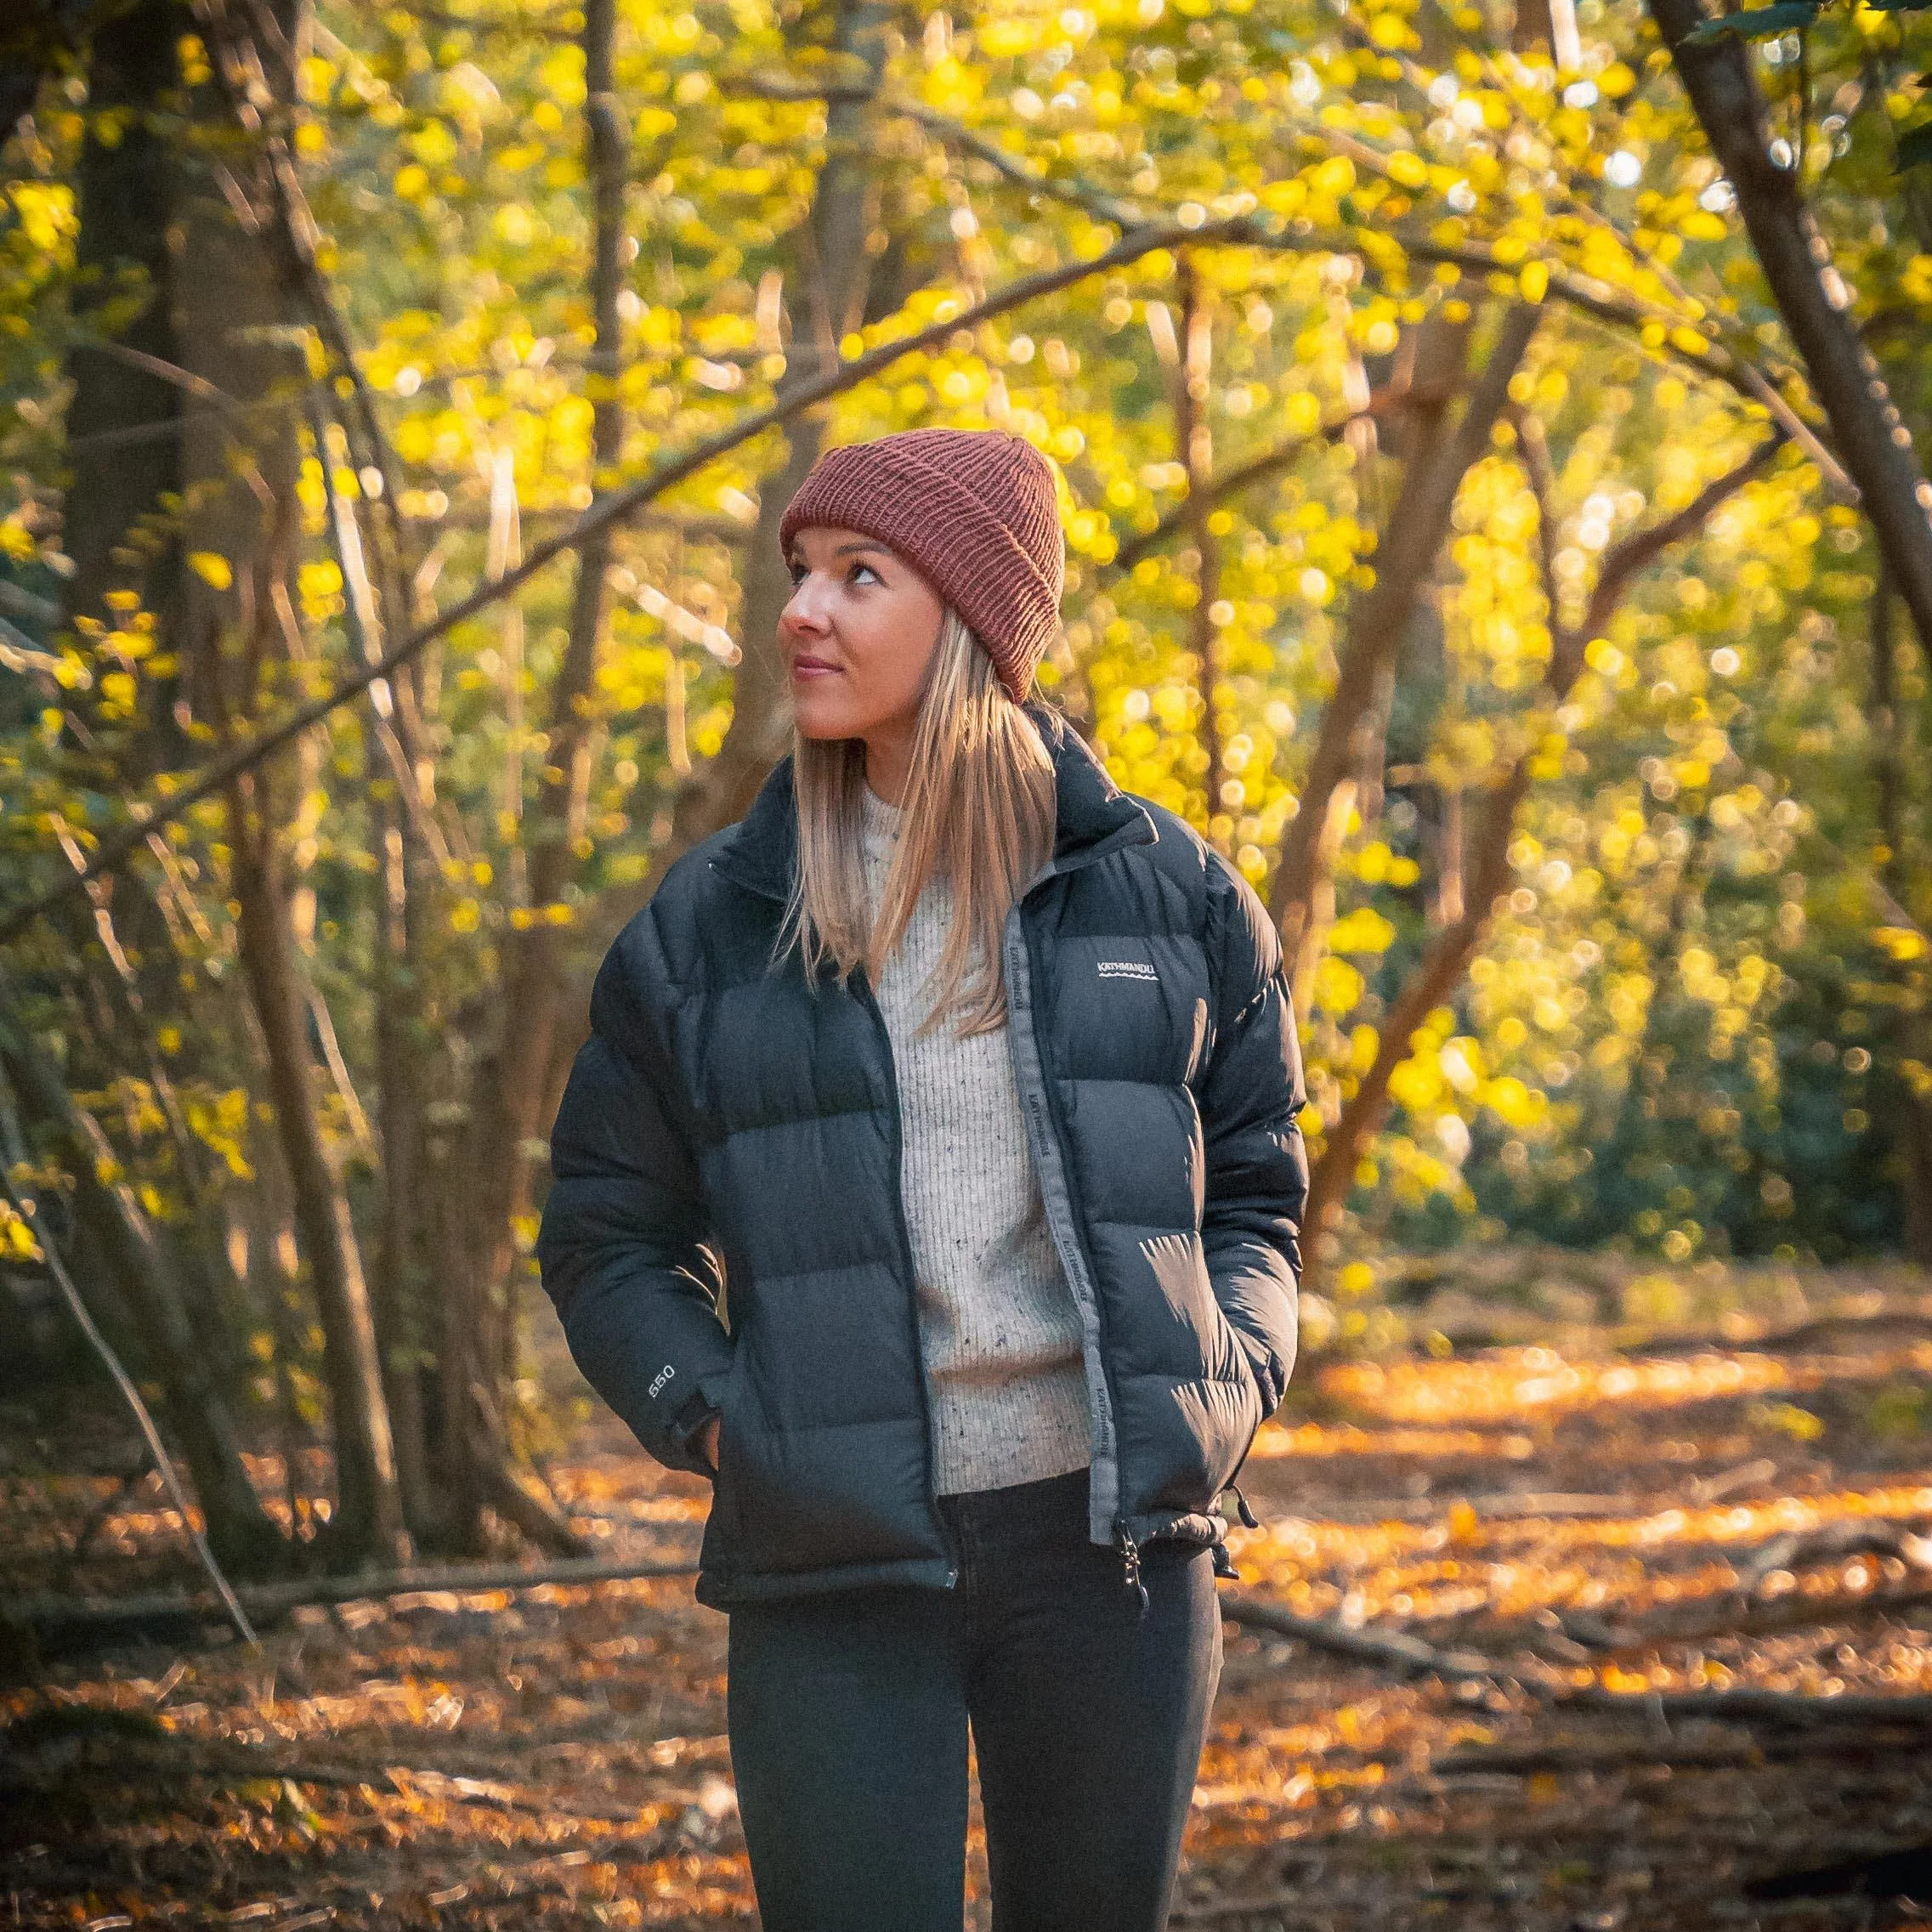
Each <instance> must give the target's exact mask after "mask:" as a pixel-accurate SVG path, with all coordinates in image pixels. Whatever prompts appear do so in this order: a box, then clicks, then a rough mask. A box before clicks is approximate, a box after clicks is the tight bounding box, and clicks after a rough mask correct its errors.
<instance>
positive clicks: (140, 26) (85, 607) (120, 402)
mask: <svg viewBox="0 0 1932 1932" xmlns="http://www.w3.org/2000/svg"><path fill="white" fill-rule="evenodd" d="M191 31H193V25H192V21H191V20H190V15H189V13H188V9H187V8H186V7H185V6H184V5H180V4H178V3H177V0H139V3H138V4H137V5H135V6H133V8H129V9H127V10H126V11H124V12H121V13H119V14H110V16H109V17H108V18H106V19H105V20H102V21H101V23H100V24H99V26H97V27H96V29H95V31H94V34H93V43H92V48H91V50H90V53H89V56H88V109H89V116H90V118H89V126H88V137H87V144H86V146H85V147H84V149H83V150H82V156H81V170H80V237H79V241H78V243H77V245H76V257H77V258H76V264H75V267H76V277H75V296H74V303H75V309H76V316H75V321H76V333H77V336H78V339H77V341H76V344H75V347H74V348H73V350H72V351H71V354H70V356H69V359H68V374H69V377H70V379H71V381H72V382H73V385H74V394H73V399H72V400H71V402H70V403H69V404H68V405H67V425H66V427H67V439H68V448H69V450H70V451H71V462H72V464H73V481H72V484H71V487H70V488H69V490H67V493H66V499H65V521H64V524H63V526H62V538H63V541H64V544H65V549H66V552H67V554H68V555H69V556H70V557H71V558H73V560H74V566H75V568H74V574H73V575H72V576H71V577H70V578H69V579H68V580H67V584H66V588H65V602H66V612H67V615H68V617H69V618H70V620H71V619H72V618H74V617H94V616H99V615H100V614H101V612H102V610H103V609H104V608H105V607H104V605H103V603H102V598H103V597H104V596H105V593H106V592H109V591H110V590H117V589H131V590H133V591H136V592H139V595H140V598H141V601H142V603H144V605H145V606H146V608H147V609H150V610H151V611H153V612H154V613H155V614H156V617H157V618H159V619H160V620H161V623H162V626H163V627H164V630H165V628H166V626H167V622H168V620H169V619H170V618H171V617H172V616H173V597H174V592H175V590H176V587H177V577H178V561H179V546H178V542H177V541H176V537H175V535H174V533H173V531H172V530H168V529H167V528H166V527H165V526H164V525H163V524H161V522H160V521H159V520H158V519H159V518H160V513H161V504H162V501H163V499H164V498H167V497H172V496H175V495H176V494H178V492H179V490H180V489H181V476H182V472H181V442H180V436H179V428H180V424H181V419H182V416H183V415H184V412H185V411H187V410H189V409H190V408H195V409H202V410H206V409H207V408H208V407H209V406H210V405H208V404H207V403H206V402H198V401H191V400H190V399H189V398H187V397H186V396H185V395H184V392H183V390H182V389H181V388H180V386H179V385H178V383H177V382H173V381H171V380H169V378H168V377H167V375H166V374H165V373H164V372H163V371H164V369H165V368H166V367H167V366H168V365H177V364H178V362H179V360H180V358H179V356H178V354H177V352H176V340H175V329H174V323H175V317H174V299H173V298H174V261H173V254H172V252H171V249H170V238H171V236H172V235H173V231H174V208H175V199H176V193H177V188H178V178H179V174H180V170H181V161H180V158H179V156H178V154H177V153H176V151H175V149H174V146H173V143H171V141H170V140H169V139H168V138H167V134H166V133H165V132H164V131H163V129H162V127H161V124H160V117H161V115H162V113H163V112H164V110H166V109H167V106H168V105H169V101H168V97H169V96H170V95H171V94H173V93H175V91H176V90H177V89H178V88H179V86H180V65H179V60H178V54H177V53H176V48H177V47H178V43H179V41H180V38H181V37H182V35H184V33H188V32H191ZM102 114H108V115H111V116H114V118H115V122H116V131H117V138H116V139H112V140H108V139H103V138H102V134H101V131H100V128H99V127H98V126H97V125H96V124H95V119H94V117H95V116H99V115H102ZM141 294H144V299H143V300H141V301H140V303H139V309H138V312H137V313H136V314H135V315H134V316H133V320H130V321H128V322H127V324H126V325H125V326H122V328H121V329H120V331H118V334H117V336H116V337H114V338H113V339H112V340H109V341H100V340H90V339H89V338H90V337H93V336H95V335H96V332H97V331H99V329H100V327H101V325H102V322H103V320H104V311H106V310H108V309H110V308H111V307H112V306H113V305H114V304H116V303H120V302H124V301H126V300H127V298H128V297H130V296H134V295H141Z"/></svg>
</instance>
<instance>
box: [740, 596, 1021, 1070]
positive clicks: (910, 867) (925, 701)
mask: <svg viewBox="0 0 1932 1932" xmlns="http://www.w3.org/2000/svg"><path fill="white" fill-rule="evenodd" d="M792 760H793V763H792V772H793V782H794V789H795V790H796V796H797V800H798V875H797V880H796V883H795V885H794V886H793V887H792V894H791V901H790V904H789V906H787V908H786V909H785V924H784V926H783V927H782V928H781V929H780V932H779V943H778V951H779V955H780V956H782V955H784V954H785V952H786V951H788V950H789V949H790V947H791V946H792V945H793V944H796V946H797V947H798V949H799V954H800V957H801V960H802V962H803V965H804V967H805V972H806V977H807V978H808V979H815V978H816V977H818V975H819V972H821V971H823V970H824V967H825V966H827V965H828V964H830V965H831V966H834V967H836V971H837V972H838V976H839V978H840V980H841V983H842V982H843V981H844V980H846V979H847V978H849V977H850V976H851V975H852V973H853V972H854V971H855V970H856V969H857V968H858V967H859V966H864V969H865V976H866V978H867V979H868V980H869V981H870V982H871V983H873V984H874V985H876V984H877V983H878V979H879V973H880V970H881V968H882V967H883V966H884V965H885V964H886V962H887V960H889V959H890V958H891V957H892V953H893V950H894V949H895V948H897V946H898V943H899V941H900V939H901V938H903V937H904V932H905V928H906V924H907V921H909V920H910V918H911V917H912V913H913V908H914V907H915V906H916V905H917V904H918V903H919V898H920V895H921V892H924V890H925V889H926V885H927V884H928V883H929V882H930V881H932V880H934V879H943V880H945V881H947V882H948V883H949V885H950V887H951V888H952V895H953V919H952V924H951V926H950V928H949V931H948V932H947V934H946V944H945V949H944V951H943V953H942V954H941V955H940V957H939V963H938V966H936V967H935V968H934V969H933V973H932V989H933V990H932V1005H931V1007H930V1009H929V1010H928V1011H927V1013H926V1018H925V1019H924V1021H923V1022H922V1023H921V1026H920V1029H919V1030H920V1032H921V1034H925V1033H929V1032H931V1031H932V1029H933V1028H936V1027H937V1026H938V1025H939V1024H940V1023H942V1022H943V1021H944V1020H946V1019H949V1018H951V1019H953V1020H954V1021H955V1028H956V1030H957V1031H958V1032H959V1033H960V1034H962V1035H963V1034H974V1033H986V1032H989V1031H991V1030H992V1029H993V1028H995V1027H999V1026H1002V1025H1004V1024H1005V1023H1006V976H1005V974H1004V973H1003V972H1001V970H1000V958H1001V952H1002V947H1003V943H1004V939H1005V935H1006V915H1007V914H1008V912H1009V911H1010V910H1011V908H1012V904H1013V901H1014V900H1015V899H1016V898H1018V896H1019V894H1020V892H1022V891H1023V889H1024V888H1025V887H1026V885H1027V883H1028V881H1030V880H1031V879H1032V878H1033V876H1034V874H1035V873H1036V872H1037V871H1038V870H1040V867H1041V866H1042V865H1044V864H1045V863H1046V861H1047V859H1048V858H1050V857H1051V853H1052V850H1053V832H1054V819H1055V807H1054V784H1053V761H1052V758H1051V756H1050V755H1049V754H1048V752H1047V749H1046V746H1045V743H1044V742H1043V741H1042V739H1041V738H1040V733H1039V731H1038V730H1037V729H1036V728H1034V722H1033V720H1032V719H1031V718H1029V717H1028V716H1027V715H1026V713H1025V712H1024V711H1023V710H1022V709H1021V708H1020V706H1019V705H1017V704H1016V703H1015V702H1014V701H1013V700H1012V699H1011V696H1010V695H1009V694H1007V691H1006V687H1005V686H1004V685H1003V684H1001V683H1000V677H999V673H998V672H997V671H995V670H994V667H993V660H992V659H991V658H990V657H989V656H988V655H987V653H986V650H985V648H984V647H983V645H982V644H981V643H980V642H979V640H978V639H977V637H974V635H973V634H972V631H971V630H970V629H968V628H967V626H966V620H964V619H963V618H961V617H960V615H959V614H958V613H957V612H956V611H955V610H952V609H948V610H947V612H946V614H945V616H944V618H943V620H942V622H941V625H940V629H939V641H938V645H937V646H936V647H935V649H934V650H933V654H932V667H931V669H930V670H929V671H928V672H927V674H926V692H925V695H924V696H923V697H922V698H921V700H920V709H919V722H918V725H917V727H916V728H915V731H914V734H913V740H912V765H911V771H910V773H909V778H908V780H907V784H906V790H905V796H904V800H903V801H902V802H901V810H902V812H903V813H904V818H903V819H901V821H900V824H901V830H900V835H899V839H898V846H897V847H896V848H895V850H894V852H893V854H892V870H890V871H889V872H888V873H887V875H886V883H885V890H884V892H883V894H882V895H881V899H880V904H879V916H878V918H877V920H876V921H874V920H872V919H870V918H869V917H868V915H867V908H866V895H865V873H864V861H863V859H862V858H861V856H860V844H859V831H860V800H861V797H862V796H863V794H864V786H865V746H864V742H863V740H861V739H856V738H845V739H808V738H804V737H802V736H797V735H796V734H795V736H794V738H793V743H792Z"/></svg>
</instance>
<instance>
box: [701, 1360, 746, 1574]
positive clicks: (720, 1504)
mask: <svg viewBox="0 0 1932 1932" xmlns="http://www.w3.org/2000/svg"><path fill="white" fill-rule="evenodd" d="M744 1406H745V1354H744V1351H743V1349H742V1348H741V1349H740V1350H739V1353H738V1356H737V1358H736V1360H734V1362H733V1363H732V1365H731V1377H730V1380H728V1382H727V1383H726V1384H725V1385H724V1391H723V1393H722V1396H721V1397H720V1398H719V1403H718V1425H717V1473H716V1475H714V1476H713V1477H712V1478H711V1519H710V1521H708V1522H707V1523H706V1525H705V1548H704V1561H705V1565H706V1566H707V1567H709V1566H710V1565H711V1563H713V1562H714V1561H715V1562H720V1563H722V1564H723V1565H725V1566H728V1565H729V1563H730V1561H731V1558H732V1553H733V1552H734V1551H736V1550H739V1549H740V1548H742V1546H743V1541H744V1518H745V1505H744V1479H743V1474H742V1470H741V1468H740V1463H739V1459H740V1455H741V1453H742V1449H741V1444H740V1442H739V1430H740V1428H741V1426H742V1420H743V1417H742V1412H743V1409H744Z"/></svg>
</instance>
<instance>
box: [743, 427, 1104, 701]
mask: <svg viewBox="0 0 1932 1932" xmlns="http://www.w3.org/2000/svg"><path fill="white" fill-rule="evenodd" d="M807 526H811V527H813V528H816V529H821V530H858V532H859V533H860V534H861V535H865V536H870V537H875V538H877V540H878V541H880V542H881V543H883V544H886V545H887V546H888V547H890V548H892V550H895V551H897V552H898V554H899V555H900V556H901V557H903V558H905V560H906V561H907V562H908V563H909V564H911V565H912V566H913V567H914V569H916V570H917V571H918V572H919V574H920V575H921V576H922V577H924V578H925V579H926V582H927V583H929V584H931V585H932V587H933V589H934V590H935V591H937V592H938V593H939V595H940V596H941V597H942V598H944V599H945V600H946V602H947V603H949V604H950V605H951V606H952V607H953V609H955V610H956V611H958V612H959V614H960V616H961V617H963V618H964V619H965V620H966V624H967V625H968V626H969V627H970V628H971V630H972V633H973V635H974V636H975V637H977V638H978V639H979V641H980V642H981V643H983V644H984V645H985V647H986V649H987V653H988V654H989V656H990V657H991V658H992V660H993V664H994V669H995V670H996V671H998V672H999V673H1000V683H1003V684H1004V685H1005V686H1006V688H1007V690H1008V691H1009V692H1010V693H1011V694H1012V696H1013V697H1014V699H1015V700H1024V698H1025V697H1026V694H1027V692H1028V689H1029V688H1031V686H1032V683H1033V674H1034V671H1036V670H1037V669H1038V668H1039V666H1040V660H1041V659H1042V658H1043V657H1045V655H1046V647H1047V646H1048V645H1049V644H1050V643H1052V641H1053V636H1054V632H1056V631H1057V630H1058V628H1059V626H1060V589H1061V585H1062V581H1063V579H1064V577H1065V575H1066V547H1065V545H1064V543H1063V541H1062V538H1061V535H1060V511H1059V504H1058V501H1057V497H1056V496H1055V494H1054V487H1053V471H1052V469H1051V466H1050V465H1049V464H1048V462H1047V461H1046V458H1045V456H1041V455H1040V451H1039V450H1036V449H1034V446H1033V445H1032V444H1030V443H1026V442H1023V441H1021V439H1019V438H1018V437H1017V436H1006V435H1002V434H1001V433H1000V432H999V431H997V430H993V429H907V430H903V431H901V432H900V433H898V435H896V436H881V437H880V438H879V439H877V440H876V441H875V442H871V443H853V444H849V445H847V446H846V447H845V448H843V449H838V450H826V451H825V453H824V455H823V456H820V457H819V460H818V462H815V463H814V464H813V466H812V468H811V472H810V473H809V474H808V475H807V477H806V479H805V481H804V482H803V483H802V484H801V485H800V486H799V490H798V494H797V495H796V496H794V497H793V498H792V500H791V502H790V505H789V506H788V507H787V508H786V510H785V515H784V517H783V518H780V520H779V543H780V544H781V545H782V546H783V547H785V550H786V551H787V552H789V551H790V547H791V539H792V535H793V533H794V532H795V531H797V530H803V529H805V528H807Z"/></svg>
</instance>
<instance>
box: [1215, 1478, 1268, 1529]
mask: <svg viewBox="0 0 1932 1932" xmlns="http://www.w3.org/2000/svg"><path fill="white" fill-rule="evenodd" d="M1221 1494H1222V1495H1224V1496H1232V1498H1233V1499H1234V1500H1235V1501H1236V1503H1238V1504H1239V1505H1240V1509H1241V1527H1243V1528H1244V1529H1259V1528H1260V1527H1261V1521H1260V1520H1259V1518H1257V1517H1256V1516H1255V1512H1254V1511H1253V1510H1250V1509H1249V1507H1248V1499H1247V1498H1246V1497H1245V1496H1244V1495H1243V1494H1242V1493H1241V1485H1240V1484H1239V1483H1238V1482H1231V1483H1229V1484H1228V1486H1227V1488H1225V1489H1224V1490H1222V1491H1221Z"/></svg>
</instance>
